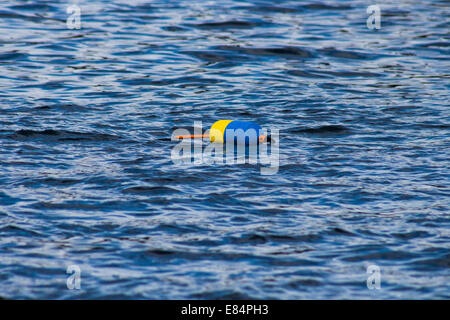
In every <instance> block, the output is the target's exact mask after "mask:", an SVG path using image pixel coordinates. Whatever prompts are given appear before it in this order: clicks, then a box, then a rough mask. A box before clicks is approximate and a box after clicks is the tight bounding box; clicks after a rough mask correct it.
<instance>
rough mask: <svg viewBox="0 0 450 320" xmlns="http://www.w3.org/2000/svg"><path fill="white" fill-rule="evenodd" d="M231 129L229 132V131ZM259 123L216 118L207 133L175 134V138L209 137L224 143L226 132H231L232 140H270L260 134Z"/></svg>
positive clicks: (248, 142)
mask: <svg viewBox="0 0 450 320" xmlns="http://www.w3.org/2000/svg"><path fill="white" fill-rule="evenodd" d="M230 131H231V132H230ZM261 131H262V128H261V126H260V125H259V124H257V123H254V122H250V121H239V120H218V121H216V122H214V124H213V125H212V126H211V128H210V129H209V134H188V135H182V136H175V139H195V138H202V139H204V138H209V141H211V142H216V143H226V142H227V134H230V133H231V134H232V135H233V137H234V142H235V143H237V142H239V141H240V139H242V140H243V139H245V144H257V143H264V142H270V137H267V136H266V135H263V134H262V132H261Z"/></svg>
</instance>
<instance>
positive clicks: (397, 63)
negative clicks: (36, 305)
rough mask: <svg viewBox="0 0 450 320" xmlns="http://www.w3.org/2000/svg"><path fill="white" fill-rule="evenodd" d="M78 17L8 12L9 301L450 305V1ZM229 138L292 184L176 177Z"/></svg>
mask: <svg viewBox="0 0 450 320" xmlns="http://www.w3.org/2000/svg"><path fill="white" fill-rule="evenodd" d="M73 3H75V4H76V3H78V5H79V7H80V8H81V24H82V25H81V29H69V28H68V26H67V23H66V20H67V18H68V16H69V14H68V13H67V12H66V9H67V7H68V6H70V5H71V4H72V3H71V2H69V1H1V2H0V297H3V298H13V299H17V298H39V299H43V298H45V299H47V298H49V299H76V298H86V299H96V298H106V299H109V298H118V299H127V298H135V299H141V298H147V299H180V298H181V299H184V298H187V299H221V298H233V299H239V298H264V299H265V298H271V299H304V298H306V299H327V298H333V299H361V298H365V299H370V298H376V299H398V298H406V299H425V298H426V299H442V298H447V299H448V298H450V288H449V285H448V283H449V280H450V271H449V266H450V253H449V248H450V244H449V240H450V229H449V227H450V219H449V207H450V203H449V195H450V190H449V188H450V184H449V159H450V148H449V147H450V132H449V128H450V122H449V119H450V112H449V104H448V101H449V94H448V92H449V77H450V73H449V70H450V68H449V67H450V64H449V55H450V52H449V41H448V40H449V26H450V24H449V15H450V6H449V3H448V2H447V1H395V2H392V1H377V2H376V4H379V5H380V6H381V28H380V29H379V30H377V29H369V28H368V26H367V24H366V20H367V18H368V17H369V14H368V13H367V12H366V10H367V7H368V6H369V5H372V4H375V3H372V1H360V0H356V1H326V0H324V1H323V2H320V3H319V2H315V1H312V0H310V1H298V2H296V1H277V2H274V1H272V2H271V1H220V2H214V1H195V0H194V1H192V0H191V1H151V2H150V1H132V0H127V1H115V2H114V3H112V2H111V1H100V0H98V1H78V2H77V1H74V2H73ZM218 119H238V120H251V121H255V122H257V123H259V124H261V125H262V126H263V127H266V128H276V129H279V130H280V141H279V150H280V161H279V171H278V173H277V174H274V175H267V176H266V175H261V173H260V168H261V166H260V165H252V164H236V165H197V166H194V165H187V164H184V165H183V164H180V165H175V164H174V163H173V162H172V160H171V156H170V155H171V150H172V148H173V147H174V146H175V145H176V143H175V142H172V141H170V136H171V134H172V132H173V130H175V129H176V128H192V126H193V124H194V121H202V122H203V126H204V127H207V126H209V125H211V124H212V123H213V122H214V121H216V120H218ZM70 265H77V266H78V267H79V268H80V270H81V289H80V290H69V289H68V288H67V286H66V280H67V278H68V277H69V276H70V274H67V273H66V270H67V267H68V266H70ZM370 265H376V266H378V267H379V268H380V275H381V278H380V279H381V288H380V289H379V290H377V289H373V290H370V289H368V287H367V279H368V277H369V276H370V274H368V273H367V268H368V267H369V266H370ZM370 283H372V282H370ZM373 283H374V282H373Z"/></svg>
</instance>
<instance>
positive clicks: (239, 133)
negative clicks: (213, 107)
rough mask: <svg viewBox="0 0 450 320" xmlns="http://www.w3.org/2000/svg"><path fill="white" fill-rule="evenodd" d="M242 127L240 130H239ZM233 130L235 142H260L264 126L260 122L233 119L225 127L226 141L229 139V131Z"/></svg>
mask: <svg viewBox="0 0 450 320" xmlns="http://www.w3.org/2000/svg"><path fill="white" fill-rule="evenodd" d="M238 129H240V130H238ZM229 130H231V133H233V134H234V143H236V144H237V143H242V142H244V141H245V144H258V138H259V136H260V135H261V131H262V128H261V126H260V125H259V124H257V123H254V122H250V121H239V120H235V121H231V122H230V123H229V124H228V125H227V126H226V128H225V132H224V139H223V140H224V142H225V143H226V141H227V132H228V131H229Z"/></svg>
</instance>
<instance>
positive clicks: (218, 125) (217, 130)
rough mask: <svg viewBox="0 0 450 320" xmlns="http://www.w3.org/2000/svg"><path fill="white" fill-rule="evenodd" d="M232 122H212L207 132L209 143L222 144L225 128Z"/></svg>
mask: <svg viewBox="0 0 450 320" xmlns="http://www.w3.org/2000/svg"><path fill="white" fill-rule="evenodd" d="M231 121H233V120H219V121H216V122H214V124H213V125H212V126H211V129H210V130H209V141H211V142H219V143H223V137H224V135H225V128H226V127H227V126H228V124H230V122H231Z"/></svg>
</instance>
